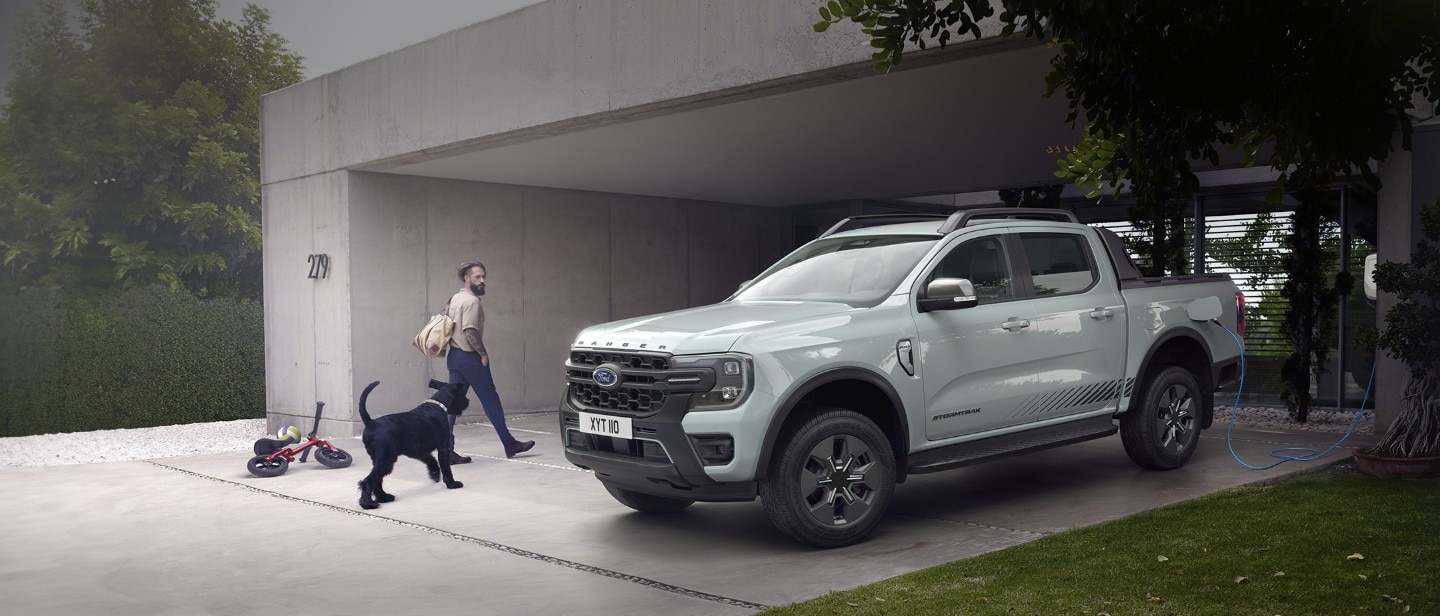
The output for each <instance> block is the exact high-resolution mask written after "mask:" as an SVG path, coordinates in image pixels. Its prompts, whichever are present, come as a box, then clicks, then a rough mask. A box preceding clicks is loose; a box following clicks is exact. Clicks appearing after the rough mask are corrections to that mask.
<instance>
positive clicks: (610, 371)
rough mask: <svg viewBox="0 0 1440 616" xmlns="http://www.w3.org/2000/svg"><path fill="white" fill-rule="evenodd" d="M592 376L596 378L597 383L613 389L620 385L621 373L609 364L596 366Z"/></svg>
mask: <svg viewBox="0 0 1440 616" xmlns="http://www.w3.org/2000/svg"><path fill="white" fill-rule="evenodd" d="M590 378H592V379H595V384H596V385H599V386H601V387H604V388H605V389H613V388H615V387H616V386H618V385H620V374H619V373H618V372H615V369H614V368H611V367H609V366H601V367H599V368H596V369H595V373H594V374H592V375H591V377H590Z"/></svg>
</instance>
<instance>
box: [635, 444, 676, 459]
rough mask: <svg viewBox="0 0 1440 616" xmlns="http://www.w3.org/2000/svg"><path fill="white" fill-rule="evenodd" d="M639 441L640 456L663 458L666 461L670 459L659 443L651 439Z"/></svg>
mask: <svg viewBox="0 0 1440 616" xmlns="http://www.w3.org/2000/svg"><path fill="white" fill-rule="evenodd" d="M640 443H641V447H640V455H641V456H644V457H645V458H648V459H651V460H665V461H667V462H668V461H669V460H670V457H669V456H667V455H665V448H664V447H661V446H660V443H656V442H653V441H640Z"/></svg>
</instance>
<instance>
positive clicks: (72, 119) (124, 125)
mask: <svg viewBox="0 0 1440 616" xmlns="http://www.w3.org/2000/svg"><path fill="white" fill-rule="evenodd" d="M80 6H81V16H80V20H79V23H80V27H79V30H78V31H76V30H75V29H73V28H72V27H71V25H70V23H69V22H70V20H69V16H68V14H67V11H66V3H65V2H64V1H63V0H50V1H49V2H47V3H46V4H44V5H43V6H42V7H41V10H40V12H39V13H38V14H34V15H31V16H30V18H28V19H27V20H26V21H25V22H24V23H23V24H22V25H21V27H20V36H19V39H18V44H17V47H16V49H15V52H16V53H15V57H14V62H13V64H14V69H15V70H14V78H13V79H12V80H11V82H10V84H9V85H8V87H7V90H6V91H7V93H8V94H9V97H10V102H9V104H8V105H6V106H4V107H3V108H0V266H3V267H4V269H5V271H6V274H7V276H6V277H5V279H4V280H0V292H14V291H15V290H17V289H19V288H25V287H33V286H47V287H57V288H60V287H63V288H67V289H71V290H77V289H82V288H97V287H98V288H106V287H131V286H144V285H149V284H161V285H164V286H167V287H169V288H174V289H179V288H185V289H188V290H190V291H191V292H194V293H197V294H200V295H206V294H218V295H225V296H240V297H249V298H258V297H259V295H260V292H261V286H260V239H261V238H260V224H259V217H260V193H259V180H258V173H259V166H258V157H259V97H260V95H261V94H264V93H266V92H269V91H271V90H274V89H277V88H281V87H284V86H286V85H289V84H292V83H295V82H297V81H299V80H300V77H301V75H300V58H299V57H298V56H296V55H294V54H292V53H290V52H288V51H286V50H285V47H284V43H285V42H284V40H283V39H281V38H280V37H279V36H278V35H276V34H274V33H272V32H270V31H269V30H268V22H269V15H268V13H266V12H265V11H264V10H262V9H259V8H256V7H254V6H253V5H252V6H248V7H246V8H245V10H244V13H243V18H242V19H241V21H240V23H238V24H236V23H231V22H228V21H222V20H217V18H216V16H215V6H214V0H83V1H82V2H81V3H80Z"/></svg>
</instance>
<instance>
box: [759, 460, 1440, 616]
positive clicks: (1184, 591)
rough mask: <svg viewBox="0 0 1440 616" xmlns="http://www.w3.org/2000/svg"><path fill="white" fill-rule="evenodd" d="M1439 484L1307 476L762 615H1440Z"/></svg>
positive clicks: (1054, 537)
mask: <svg viewBox="0 0 1440 616" xmlns="http://www.w3.org/2000/svg"><path fill="white" fill-rule="evenodd" d="M1437 488H1440V479H1425V480H1415V481H1395V482H1381V483H1377V482H1375V481H1373V480H1371V479H1369V478H1366V477H1360V476H1356V475H1354V474H1307V475H1301V476H1298V477H1296V478H1295V479H1293V480H1290V481H1287V482H1285V483H1282V484H1279V485H1275V486H1269V487H1263V488H1236V489H1233V490H1228V491H1225V492H1221V493H1218V494H1213V495H1210V496H1205V497H1202V498H1198V499H1195V500H1191V501H1186V502H1183V503H1178V504H1175V505H1170V506H1168V507H1163V508H1160V509H1156V510H1152V511H1147V512H1144V513H1140V514H1137V515H1133V516H1130V517H1126V518H1122V519H1119V520H1113V521H1110V522H1106V523H1102V524H1098V525H1095V526H1091V527H1087V528H1081V529H1077V530H1070V531H1066V532H1061V533H1054V534H1049V535H1046V536H1044V537H1041V538H1039V539H1036V540H1035V541H1031V542H1029V543H1024V544H1021V545H1016V546H1013V547H1010V548H1007V549H1004V550H1000V551H997V552H992V553H989V554H985V555H982V556H978V557H975V558H969V559H965V560H960V561H956V562H952V563H949V564H945V565H941V566H938V567H934V568H931V569H925V570H922V571H917V572H914V573H909V574H906V575H902V576H899V577H895V578H891V579H888V580H884V581H881V582H877V583H874V584H869V585H866V586H861V587H859V588H855V589H852V590H846V591H841V592H833V593H830V594H827V595H824V596H822V597H819V598H817V599H814V600H811V601H807V602H804V603H798V604H795V605H789V606H785V607H780V608H776V609H774V610H770V611H767V612H764V613H765V614H767V615H771V614H773V615H780V614H797V615H799V614H806V615H808V614H907V615H924V614H1001V615H1008V614H1114V615H1116V616H1119V615H1121V614H1194V615H1210V614H1214V615H1224V616H1230V615H1234V614H1259V615H1268V614H1371V613H1375V614H1432V613H1436V611H1437V610H1440V591H1437V590H1436V586H1435V584H1434V582H1433V581H1432V578H1433V577H1434V576H1433V575H1432V574H1431V571H1432V567H1433V565H1432V564H1431V563H1433V562H1434V560H1435V559H1436V558H1440V535H1436V534H1435V533H1433V532H1429V530H1428V529H1433V528H1435V527H1436V525H1437V524H1440V489H1437ZM1077 505H1078V503H1077ZM1376 512H1383V514H1381V515H1377V513H1376Z"/></svg>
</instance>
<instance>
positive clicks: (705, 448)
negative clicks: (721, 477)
mask: <svg viewBox="0 0 1440 616" xmlns="http://www.w3.org/2000/svg"><path fill="white" fill-rule="evenodd" d="M690 443H691V444H693V445H694V446H695V452H696V453H698V454H700V460H701V461H703V462H704V463H705V466H722V465H725V464H729V463H730V461H731V460H734V459H735V439H733V438H731V437H730V436H729V435H724V436H691V437H690Z"/></svg>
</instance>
